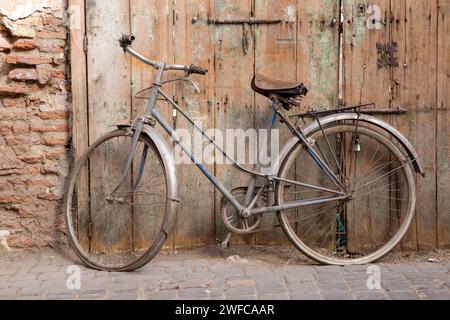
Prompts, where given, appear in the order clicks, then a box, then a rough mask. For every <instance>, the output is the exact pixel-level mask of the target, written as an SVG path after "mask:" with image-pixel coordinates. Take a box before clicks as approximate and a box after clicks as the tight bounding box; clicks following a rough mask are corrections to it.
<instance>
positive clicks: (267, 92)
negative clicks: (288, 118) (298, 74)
mask: <svg viewBox="0 0 450 320" xmlns="http://www.w3.org/2000/svg"><path fill="white" fill-rule="evenodd" d="M252 89H253V90H254V91H255V92H257V93H259V94H261V95H263V96H266V97H268V98H273V97H276V98H278V99H279V100H280V102H281V103H282V104H283V107H284V108H285V109H288V110H289V109H290V108H291V106H292V104H295V103H290V102H292V101H294V100H295V98H297V97H300V96H306V95H307V94H308V89H307V88H306V87H305V86H304V85H303V83H301V82H289V81H282V80H276V79H272V78H269V77H266V76H263V75H261V74H256V75H255V77H254V78H253V81H252Z"/></svg>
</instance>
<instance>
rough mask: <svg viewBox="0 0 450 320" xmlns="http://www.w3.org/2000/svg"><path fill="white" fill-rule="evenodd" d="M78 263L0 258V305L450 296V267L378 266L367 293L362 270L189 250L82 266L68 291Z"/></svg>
mask: <svg viewBox="0 0 450 320" xmlns="http://www.w3.org/2000/svg"><path fill="white" fill-rule="evenodd" d="M77 263H78V261H77V260H76V259H74V258H72V257H70V256H68V255H67V254H61V252H60V251H58V252H57V251H43V252H41V253H39V254H30V255H23V256H18V255H16V254H13V255H8V254H7V255H5V254H3V256H2V257H1V258H0V300H7V299H49V300H55V299H82V300H86V299H102V300H103V299H114V300H116V299H119V300H131V299H133V300H134V299H140V300H146V299H151V300H175V299H182V300H184V299H186V300H189V299H194V300H204V299H214V300H216V299H217V300H220V299H227V300H255V299H257V300H268V299H271V300H280V299H281V300H285V299H292V300H321V299H333V300H334V299H345V300H348V299H351V300H353V299H363V300H366V299H370V300H374V299H392V300H400V299H446V300H449V299H450V291H449V288H450V276H449V274H450V273H449V268H450V264H448V263H419V262H418V263H412V264H411V263H408V264H379V265H377V267H379V270H380V271H381V273H380V276H381V289H380V290H377V289H374V290H370V289H369V288H368V280H369V283H376V282H371V280H374V279H375V280H376V276H375V277H374V278H369V277H371V275H376V273H373V274H372V273H369V274H368V273H367V272H368V269H367V268H368V267H367V266H353V267H330V266H317V265H311V264H310V265H307V264H294V265H293V264H289V265H287V264H285V265H282V264H281V265H280V264H271V263H267V262H263V261H260V260H256V259H252V258H249V259H248V260H246V259H239V258H228V259H227V258H226V256H224V257H223V258H218V257H217V256H216V257H214V256H213V257H209V256H208V255H205V254H202V255H199V254H197V253H195V252H188V253H183V254H180V255H177V254H175V255H165V254H162V255H160V256H158V257H157V258H156V259H155V260H154V261H153V262H151V263H150V264H148V265H147V266H146V267H144V268H143V269H141V270H139V271H138V272H134V273H106V272H99V271H94V270H90V269H87V268H84V267H80V269H79V270H81V288H80V289H79V290H73V291H72V290H69V289H68V287H67V280H68V279H69V276H70V274H71V273H70V272H73V270H74V269H73V267H72V269H71V268H70V266H72V265H74V264H77ZM75 270H77V269H75ZM376 270H377V269H376V268H375V271H376ZM371 271H372V272H373V270H372V269H369V272H371ZM73 274H75V273H73ZM73 274H72V275H73ZM73 279H74V278H71V280H73ZM69 280H70V279H69ZM69 282H70V281H69ZM70 283H72V284H76V281H75V282H74V281H72V282H70Z"/></svg>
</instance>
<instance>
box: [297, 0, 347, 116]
mask: <svg viewBox="0 0 450 320" xmlns="http://www.w3.org/2000/svg"><path fill="white" fill-rule="evenodd" d="M339 12H340V9H339V3H338V1H315V0H306V1H298V41H297V52H298V53H297V80H299V81H304V83H305V85H306V86H307V87H308V88H309V89H310V91H309V93H308V95H307V97H306V99H305V100H304V103H303V105H304V106H305V108H307V109H309V108H311V107H315V108H316V109H322V108H335V107H336V106H337V104H338V99H339V50H340V43H339Z"/></svg>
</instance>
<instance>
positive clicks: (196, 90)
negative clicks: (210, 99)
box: [161, 77, 200, 93]
mask: <svg viewBox="0 0 450 320" xmlns="http://www.w3.org/2000/svg"><path fill="white" fill-rule="evenodd" d="M175 81H185V82H189V83H190V84H191V85H192V86H193V87H194V89H195V92H196V93H200V88H199V87H198V85H197V84H196V83H195V82H194V81H192V80H191V79H189V78H187V77H185V78H177V79H173V80H168V81H165V82H163V83H161V85H164V84H167V83H171V82H175Z"/></svg>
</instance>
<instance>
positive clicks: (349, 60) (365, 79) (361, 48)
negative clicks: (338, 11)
mask: <svg viewBox="0 0 450 320" xmlns="http://www.w3.org/2000/svg"><path fill="white" fill-rule="evenodd" d="M343 8H344V37H343V52H344V102H345V103H346V104H347V105H356V104H361V103H375V104H376V105H377V107H378V108H381V109H383V108H388V107H389V104H390V98H391V96H390V85H391V74H390V69H389V68H381V69H380V68H379V67H378V54H377V43H380V44H387V43H389V41H390V37H389V24H388V23H386V22H388V21H389V17H390V13H389V11H390V3H389V0H376V1H370V2H369V1H353V0H344V5H343ZM370 8H371V9H372V10H370ZM367 12H369V13H367ZM370 12H372V13H370ZM374 12H379V13H380V14H381V16H380V17H379V18H381V19H382V21H383V22H385V24H384V25H383V24H379V25H378V28H377V25H375V26H374V27H373V29H370V28H369V27H368V25H367V24H368V23H371V21H370V20H371V19H376V16H375V14H374Z"/></svg>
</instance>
